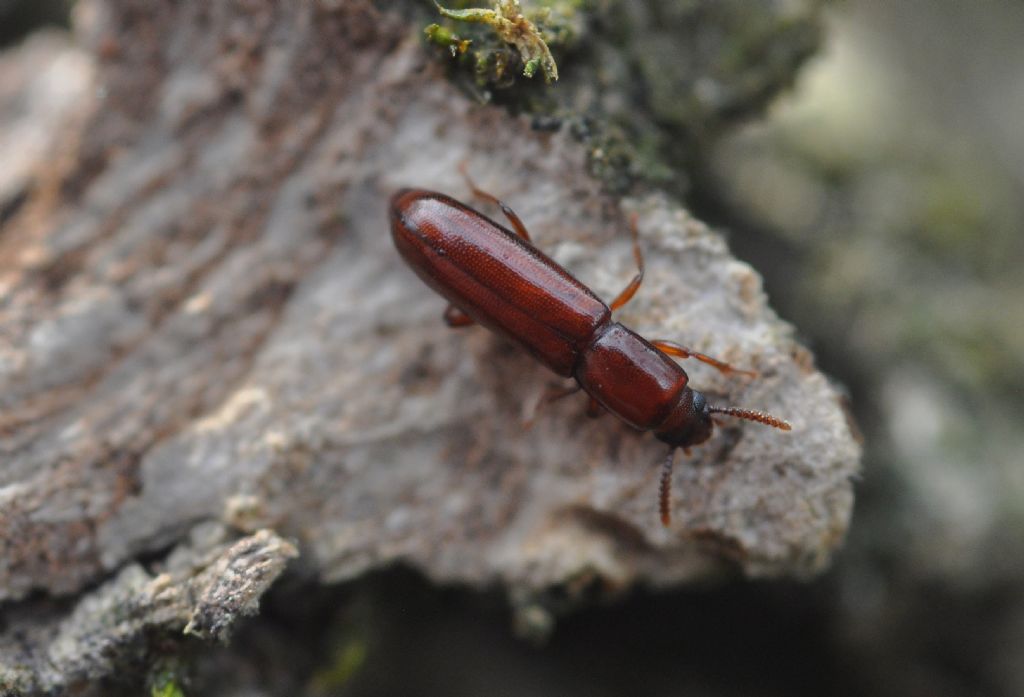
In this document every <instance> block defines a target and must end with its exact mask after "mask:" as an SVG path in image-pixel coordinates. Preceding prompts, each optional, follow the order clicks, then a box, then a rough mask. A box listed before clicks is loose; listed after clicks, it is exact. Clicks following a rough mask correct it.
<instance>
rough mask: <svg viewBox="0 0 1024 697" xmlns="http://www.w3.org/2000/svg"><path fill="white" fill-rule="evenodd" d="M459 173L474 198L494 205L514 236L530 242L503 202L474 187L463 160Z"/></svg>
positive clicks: (514, 216) (513, 213)
mask: <svg viewBox="0 0 1024 697" xmlns="http://www.w3.org/2000/svg"><path fill="white" fill-rule="evenodd" d="M459 172H460V173H461V174H462V177H463V179H465V180H466V185H467V186H468V187H469V189H470V191H472V192H473V195H474V196H476V197H478V198H482V199H484V200H485V201H489V202H491V203H493V204H495V205H496V206H497V207H498V208H500V209H501V212H502V213H504V214H505V217H506V218H508V222H510V223H512V227H513V229H515V231H516V234H517V235H519V236H520V237H522V238H523V239H524V240H526V241H527V242H530V241H531V240H530V233H528V232H527V231H526V226H525V225H523V221H522V220H520V219H519V216H518V215H516V212H515V211H514V210H512V209H511V208H510V207H509V206H508V205H506V204H505V202H504V201H502V200H501V199H499V198H498V197H497V196H495V195H494V194H489V193H487V192H486V191H484V190H483V189H481V188H480V187H478V186H477V185H476V183H475V182H474V181H473V179H472V178H471V177H470V176H469V170H468V169H467V167H466V161H465V160H463V161H462V162H461V163H459Z"/></svg>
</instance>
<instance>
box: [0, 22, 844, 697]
mask: <svg viewBox="0 0 1024 697" xmlns="http://www.w3.org/2000/svg"><path fill="white" fill-rule="evenodd" d="M145 5H146V8H145V9H143V8H142V4H138V5H136V4H134V3H120V4H118V5H116V6H114V5H105V4H100V3H83V4H82V6H81V7H80V8H79V12H80V14H81V15H82V16H81V17H80V18H79V32H80V35H81V36H82V37H83V38H84V40H85V42H86V44H87V45H88V46H89V47H90V49H91V50H92V51H93V52H94V53H95V55H96V58H95V61H96V62H95V67H94V68H89V69H87V70H93V69H94V70H95V75H94V77H91V78H90V80H91V82H90V83H88V88H87V89H86V90H83V91H82V93H81V96H80V97H79V98H78V100H77V102H76V108H75V109H74V110H72V111H71V113H70V114H69V115H67V116H66V117H65V118H63V120H62V122H61V127H60V128H58V129H56V130H55V131H49V132H48V133H47V138H48V143H49V146H48V148H47V150H46V154H45V156H39V157H38V158H37V160H36V162H35V166H34V169H31V176H29V175H22V176H20V177H19V178H9V179H7V180H3V181H2V182H0V183H2V185H3V186H2V187H0V197H2V201H0V203H2V206H0V208H2V210H3V211H4V214H3V217H2V218H0V259H2V260H3V262H2V267H0V287H2V289H3V292H2V302H0V434H2V440H0V455H2V458H3V459H2V466H0V598H2V599H3V600H5V601H6V602H7V605H6V608H7V613H6V614H7V623H6V626H5V627H3V628H0V685H3V686H5V687H7V688H8V689H12V690H15V689H17V690H24V691H33V690H40V691H43V690H57V689H62V688H64V687H67V686H68V685H71V684H73V683H74V682H75V681H81V680H85V679H92V678H95V677H97V676H101V675H103V674H106V673H107V672H109V671H110V670H112V669H113V668H112V666H113V665H114V661H115V659H114V658H112V656H113V657H116V656H119V655H124V654H126V653H129V652H130V651H132V650H135V649H136V648H137V646H138V644H139V643H140V642H144V641H145V640H146V639H145V637H146V636H149V634H148V633H147V632H148V630H153V629H157V630H160V631H167V632H171V633H178V632H181V631H186V630H187V631H190V632H192V633H195V634H200V635H203V636H224V635H225V634H226V631H227V628H228V627H229V626H230V625H231V623H232V622H233V620H234V618H235V617H237V616H238V615H239V614H242V613H245V612H250V611H252V610H253V609H254V607H255V603H256V601H257V599H258V597H259V595H260V594H261V593H262V591H263V590H264V589H265V588H266V587H267V586H268V585H269V583H270V582H271V581H272V580H273V578H275V577H276V576H277V574H279V573H280V572H281V571H282V570H283V568H284V566H285V563H286V562H287V560H288V559H290V558H292V557H293V556H295V554H296V552H297V554H298V558H297V559H295V560H294V561H292V562H291V564H290V568H292V569H293V570H295V571H296V572H297V573H299V574H300V575H301V576H302V577H303V578H305V579H307V581H306V582H308V583H334V582H338V581H342V580H346V579H351V578H353V577H356V576H358V575H360V574H363V573H364V572H366V571H368V570H371V569H376V568H380V567H382V566H385V565H389V564H394V563H396V562H401V563H404V564H408V565H411V566H413V567H415V568H417V569H419V570H420V571H422V572H423V573H424V574H426V575H427V576H429V577H430V578H431V579H434V580H436V581H437V582H443V583H454V582H457V583H465V584H470V585H478V586H483V585H488V584H493V583H495V582H498V583H500V584H502V585H503V586H504V587H505V588H507V589H508V591H509V593H510V594H513V595H515V594H523V593H527V594H528V593H533V592H541V591H543V590H544V589H545V588H548V587H551V586H553V585H558V584H564V583H567V582H570V581H572V580H574V579H579V578H594V579H598V580H599V581H600V582H601V583H602V584H603V585H604V586H605V587H606V588H607V589H609V590H611V589H616V588H623V587H626V586H628V585H631V584H634V583H637V582H641V581H642V582H647V583H652V584H659V585H662V584H663V585H668V584H678V583H684V582H686V581H690V580H693V579H696V578H702V577H706V576H707V575H708V574H710V573H715V572H718V571H721V570H723V569H728V568H739V569H740V570H741V571H742V572H743V573H745V574H748V575H751V576H760V575H773V576H775V575H796V576H806V575H808V574H812V573H814V572H817V571H819V570H821V569H822V568H824V566H825V565H826V564H827V562H828V560H829V557H830V554H831V553H832V552H833V551H834V550H835V549H836V547H837V546H838V545H839V544H840V542H841V540H842V538H843V535H844V532H845V530H846V526H847V524H848V521H849V516H850V511H851V506H852V500H853V496H852V488H851V477H852V476H854V475H855V474H856V472H857V468H858V459H859V446H858V444H857V443H856V442H855V439H854V438H853V436H852V435H851V432H850V427H849V424H848V422H847V418H846V416H845V412H844V410H843V408H842V406H841V403H840V400H839V397H838V395H837V392H836V390H835V389H833V387H832V386H830V384H829V382H828V381H827V379H826V378H825V377H824V376H822V375H821V374H820V373H818V372H817V371H816V370H815V368H814V365H813V359H812V357H811V355H810V354H809V353H808V351H807V350H806V349H804V348H802V347H801V346H799V344H797V343H796V342H795V340H794V338H793V332H792V329H791V327H789V326H788V325H787V324H786V323H785V322H783V321H781V320H780V319H779V318H778V317H777V316H776V315H775V314H774V313H773V312H772V310H771V308H770V307H769V305H768V302H767V299H766V297H765V295H764V293H763V291H762V289H761V282H760V279H759V277H758V275H757V273H756V272H755V271H754V270H753V269H752V268H751V267H750V266H748V265H747V264H745V263H742V262H739V261H737V260H736V259H734V258H733V257H731V256H730V254H729V251H728V248H727V246H726V244H725V242H724V241H723V239H722V238H721V237H720V236H719V235H718V234H716V233H715V232H713V231H711V230H709V229H708V228H707V227H706V226H705V225H703V224H702V223H700V222H699V221H697V220H695V219H694V218H692V217H691V216H690V215H689V214H688V213H687V212H686V211H685V210H684V209H683V208H681V207H680V205H679V204H678V203H677V202H675V201H673V200H672V199H671V198H670V197H668V196H667V195H665V194H662V193H657V192H653V193H647V194H643V195H638V196H635V197H629V198H623V199H616V198H613V197H611V196H609V195H607V194H604V193H602V191H601V189H600V186H599V185H598V184H597V183H596V182H595V181H594V180H593V179H591V178H590V176H589V175H588V174H587V173H586V161H585V160H586V153H585V151H584V149H583V147H582V146H581V145H580V144H579V143H578V142H576V141H575V140H574V139H573V138H572V137H571V136H570V135H569V134H568V133H566V132H565V129H563V130H562V131H561V132H558V133H554V134H552V133H542V132H537V131H535V130H532V129H531V128H530V125H529V121H528V120H527V119H526V118H522V117H515V116H512V115H510V114H509V113H508V112H506V111H504V110H503V109H501V108H499V107H495V106H479V105H475V104H473V103H471V102H470V101H469V100H467V99H466V97H465V96H464V95H463V94H462V93H461V92H459V91H458V90H457V89H456V88H454V87H453V86H452V85H451V84H450V83H449V82H448V81H447V80H446V79H445V77H444V74H443V70H442V69H441V68H440V67H439V66H438V64H437V63H436V62H435V60H434V58H433V57H431V56H430V55H429V54H428V53H426V52H425V51H424V50H423V46H422V44H421V41H420V39H419V37H418V36H417V31H418V30H416V28H415V27H413V28H410V26H409V25H407V24H406V23H405V21H403V19H402V18H401V17H400V16H399V14H398V13H396V12H384V11H380V10H378V9H374V8H373V7H371V6H370V4H368V3H360V2H352V3H341V4H339V5H338V6H336V7H327V6H326V5H313V4H311V3H310V4H302V3H298V4H295V5H287V4H285V5H280V6H276V7H270V6H269V5H264V4H263V3H258V2H257V3H250V5H251V6H250V7H248V8H247V9H245V10H244V11H243V10H242V9H240V8H237V7H234V6H233V5H228V4H221V3H215V4H211V5H207V4H206V3H176V4H173V5H172V4H168V5H159V6H153V5H150V4H148V3H145ZM58 53H60V54H61V55H65V56H67V57H68V60H69V61H72V62H73V61H81V60H83V56H82V54H79V53H77V52H75V51H74V50H72V49H65V48H53V49H52V54H51V57H50V58H47V57H46V56H40V55H38V54H33V53H31V52H29V51H28V50H27V49H20V50H19V51H18V52H16V53H13V54H11V55H10V56H8V57H6V58H4V59H3V62H2V65H0V71H8V70H10V71H19V72H22V73H27V74H31V73H32V71H33V70H35V69H36V68H37V66H38V65H39V64H40V63H38V62H37V61H46V60H52V55H56V54H58ZM72 59H73V60H72ZM19 61H21V63H20V64H19V63H18V62H19ZM70 64H71V63H69V65H70ZM74 65H75V66H79V67H80V66H81V63H80V62H78V63H74ZM25 89H26V90H27V89H29V88H28V87H26V88H25ZM23 94H24V93H22V92H19V93H17V95H16V96H17V98H18V99H20V98H21V95H23ZM5 100H8V101H6V103H5V104H3V105H0V116H2V118H3V119H4V121H5V122H6V124H14V125H21V126H23V127H25V128H26V129H28V128H30V127H31V126H32V124H33V122H34V120H35V119H37V118H38V116H37V114H36V113H35V112H33V111H32V110H21V111H19V110H18V109H16V108H14V107H13V106H11V104H12V103H13V101H12V100H14V97H5ZM40 111H42V109H41V110H40ZM6 124H5V125H6ZM11 147H14V146H11ZM462 161H466V162H467V163H468V166H469V168H470V170H471V172H472V173H473V175H474V177H475V178H476V179H477V182H478V183H479V184H480V186H481V187H482V188H484V189H486V190H488V191H491V192H493V193H494V194H496V195H498V196H500V197H501V198H502V199H504V200H505V201H506V202H508V203H509V204H510V205H512V206H513V208H515V210H516V211H517V213H518V214H519V215H520V216H521V217H522V218H523V220H524V221H525V222H526V224H527V226H528V227H529V229H530V231H531V233H532V234H533V236H534V241H535V242H536V243H537V245H538V246H539V247H541V248H542V249H544V250H545V251H547V252H548V253H549V254H551V255H552V256H553V257H554V258H555V259H556V260H558V261H559V262H561V263H562V264H564V265H565V266H567V267H568V268H569V269H570V270H571V271H572V272H573V273H574V274H576V275H577V276H578V277H579V278H580V279H582V280H583V281H584V282H585V283H587V284H589V285H591V286H592V287H593V288H594V289H595V290H596V292H598V294H599V295H601V296H602V297H604V298H610V297H612V296H613V295H614V294H615V293H617V292H618V290H620V289H621V287H622V286H623V285H625V283H626V282H627V281H628V280H629V278H630V276H631V275H632V273H633V270H634V269H633V260H632V255H631V252H630V239H629V234H628V227H627V225H626V223H625V221H626V220H627V218H628V215H629V214H631V213H636V214H637V215H638V220H639V228H640V237H641V244H642V245H643V249H644V251H645V255H646V258H647V275H646V279H645V282H644V285H643V286H642V288H641V290H640V292H639V294H638V296H637V297H636V299H634V301H633V302H631V303H630V304H629V305H628V306H627V307H626V308H624V309H623V310H622V311H621V312H620V313H619V319H620V320H621V321H623V322H624V323H625V324H627V325H628V326H631V327H633V328H634V329H637V330H639V331H640V332H641V333H643V334H645V335H647V336H654V337H656V338H665V339H672V340H676V341H679V342H681V343H684V344H687V345H689V346H692V347H693V348H695V349H697V350H700V351H704V352H706V353H709V354H712V355H715V356H717V357H719V358H722V359H724V360H727V361H731V362H733V363H734V364H737V365H739V366H741V367H749V368H753V369H755V370H757V371H758V372H759V373H760V377H759V378H758V379H756V380H750V379H746V378H735V377H733V378H726V377H724V376H722V375H720V374H718V373H717V372H715V371H714V370H712V369H710V368H708V367H706V366H704V365H701V364H697V363H694V362H692V361H688V362H686V364H685V367H686V369H687V371H688V372H689V374H690V377H691V384H692V385H693V386H694V387H696V388H698V389H700V390H702V391H704V392H706V393H707V394H708V395H709V396H710V397H711V398H712V400H713V401H714V402H716V403H728V404H735V405H741V406H745V407H749V408H756V409H763V410H766V411H769V412H771V413H774V414H778V415H780V416H783V417H785V418H787V419H789V420H790V421H791V422H792V423H793V426H794V428H793V431H792V432H791V433H781V432H778V431H775V430H772V429H768V428H764V427H762V426H759V425H757V424H750V423H725V424H724V427H723V428H720V429H719V430H718V432H717V434H716V436H715V437H714V438H713V439H712V440H711V441H709V443H707V444H706V445H705V446H702V447H700V448H697V449H695V450H694V452H693V454H692V456H691V457H689V458H683V462H682V463H680V464H679V465H677V469H676V476H675V479H674V486H675V507H674V516H675V522H674V524H673V526H672V527H670V528H667V529H666V528H663V527H662V526H661V525H660V524H659V522H658V516H657V477H658V468H657V464H658V463H660V460H661V458H662V457H663V455H664V446H663V445H662V444H660V443H658V442H656V441H655V440H654V439H653V438H652V437H650V436H645V435H642V434H639V433H636V432H634V431H632V430H630V429H629V428H628V427H626V426H624V425H623V424H621V423H620V422H618V421H616V420H615V419H614V418H613V417H610V416H607V415H606V416H604V417H602V418H600V419H588V418H587V417H586V416H585V415H584V404H583V400H582V399H578V400H574V399H566V400H561V401H559V402H556V403H554V404H550V405H545V406H544V407H543V408H542V409H541V411H540V413H537V414H536V415H535V414H534V411H535V409H536V407H537V403H538V401H539V400H540V398H541V395H542V394H543V392H544V391H545V389H546V388H547V387H548V386H549V385H550V384H552V382H553V378H552V376H551V375H550V374H547V373H546V372H545V371H544V369H543V368H542V367H541V366H539V365H537V364H535V363H534V362H533V361H531V359H530V358H529V357H528V356H526V355H524V354H522V353H520V352H519V351H517V350H516V349H514V348H513V347H511V346H509V345H507V344H505V343H504V342H502V341H501V340H499V339H497V338H495V337H494V336H491V335H489V334H488V333H487V332H485V331H484V330H482V329H479V328H470V329H465V330H460V331H452V330H450V329H448V328H447V327H445V325H444V324H443V323H442V322H441V319H440V315H441V311H442V310H443V308H444V303H443V302H442V301H441V300H440V299H439V298H438V297H436V296H434V295H433V294H432V293H430V292H429V291H428V290H427V289H426V288H425V286H423V285H422V284H421V283H420V282H419V281H418V280H417V279H416V278H415V276H414V275H413V274H412V272H411V271H410V270H409V269H408V268H406V267H404V266H403V264H402V263H401V260H400V259H399V257H398V256H397V254H396V253H395V252H394V250H393V248H392V245H391V241H390V237H389V233H388V227H387V218H386V204H387V200H388V196H389V195H390V193H391V192H393V191H394V190H395V189H397V188H399V187H401V186H423V187H428V188H432V189H437V190H441V191H445V192H448V193H451V194H453V195H455V196H457V197H460V198H464V199H468V198H469V194H468V192H467V190H466V187H465V184H464V183H463V182H462V180H461V178H460V176H459V175H458V172H457V166H458V165H459V163H460V162H462ZM489 212H491V211H489ZM531 418H532V420H533V426H532V428H530V429H525V428H524V422H525V421H527V420H529V419H531ZM271 531H273V532H271ZM233 539H238V541H237V542H234V543H232V542H231V540H233ZM285 540H290V542H287V541H285ZM168 550H169V551H168ZM154 555H155V557H156V558H157V561H155V562H151V563H149V564H148V565H145V566H144V565H140V564H139V563H138V560H139V559H140V558H145V559H148V560H152V559H153V558H154ZM30 594H32V595H31V596H30ZM129 599H130V600H129ZM126 607H130V608H131V610H130V617H129V618H128V619H125V620H124V621H122V622H112V621H110V619H111V617H112V615H116V614H118V613H123V612H124V611H125V608H126ZM14 647H17V649H15V648H14Z"/></svg>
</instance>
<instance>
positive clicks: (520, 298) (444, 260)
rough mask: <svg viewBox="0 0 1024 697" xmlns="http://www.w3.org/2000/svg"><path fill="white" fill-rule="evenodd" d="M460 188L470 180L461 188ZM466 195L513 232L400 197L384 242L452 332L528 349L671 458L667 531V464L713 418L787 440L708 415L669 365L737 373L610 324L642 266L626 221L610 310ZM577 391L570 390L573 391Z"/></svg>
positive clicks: (768, 420) (514, 219)
mask: <svg viewBox="0 0 1024 697" xmlns="http://www.w3.org/2000/svg"><path fill="white" fill-rule="evenodd" d="M467 181H468V177H467ZM469 185H470V187H471V188H472V190H473V193H474V194H476V195H477V196H480V197H481V198H484V199H486V200H488V201H491V202H492V203H494V204H496V205H498V206H499V207H500V208H501V210H502V212H503V213H504V214H505V216H506V217H507V218H508V220H509V222H510V223H511V224H512V227H513V228H515V232H512V231H510V230H508V229H506V228H505V227H503V226H501V225H499V224H498V223H496V222H494V221H493V220H491V219H490V218H488V217H486V216H484V215H482V214H481V213H478V212H477V211H475V210H473V209H472V208H470V207H468V206H466V205H464V204H462V203H459V202H458V201H456V200H455V199H453V198H451V197H449V196H445V195H444V194H439V193H435V192H432V191H424V190H422V189H402V190H401V191H398V192H397V193H396V194H395V195H394V196H393V197H392V198H391V210H390V216H391V235H392V238H393V239H394V243H395V246H396V247H397V248H398V251H399V253H401V255H402V257H403V258H404V259H405V261H406V262H407V263H408V264H409V266H411V267H412V268H413V270H414V271H415V272H416V274H417V275H418V276H419V277H420V278H421V279H423V281H424V282H426V284H427V285H428V286H430V287H431V288H433V289H434V290H435V291H437V292H438V293H440V294H441V295H442V296H444V297H445V298H446V299H447V300H448V301H449V303H451V304H450V305H449V306H448V309H447V310H446V311H445V313H444V318H445V320H446V321H447V322H448V324H449V325H451V326H465V325H468V324H472V323H473V322H474V321H475V322H479V323H480V324H482V325H483V326H485V327H487V328H488V329H490V330H492V331H494V332H496V333H498V334H500V335H501V336H504V337H505V338H507V339H509V340H510V341H512V342H514V343H516V344H518V345H519V346H521V347H522V348H524V349H526V351H528V352H529V353H530V354H532V355H533V356H534V357H535V358H536V359H537V360H539V361H540V362H541V363H543V364H544V365H546V366H547V367H548V368H550V369H551V370H553V371H554V372H555V373H557V374H558V375H561V376H564V377H573V378H575V379H576V382H577V383H578V384H579V387H578V388H575V389H581V388H582V389H583V390H584V391H585V392H586V393H587V394H589V395H590V398H591V405H592V406H596V405H600V406H601V407H604V408H605V409H607V410H608V411H610V412H611V413H612V414H614V415H615V416H617V417H619V418H620V419H622V420H623V421H625V422H626V423H627V424H629V425H630V426H632V427H634V428H636V429H639V430H641V431H654V434H655V435H656V436H657V437H658V438H659V439H661V440H663V441H664V442H666V443H668V444H669V446H670V448H669V452H668V456H667V457H666V458H665V461H664V464H663V466H662V473H661V485H660V496H659V503H660V509H661V520H662V523H664V524H665V525H668V524H669V522H670V521H671V505H670V502H671V481H672V479H671V478H672V463H673V461H674V455H675V451H676V450H677V449H678V448H688V447H689V446H691V445H696V444H697V443H702V442H704V441H705V440H707V439H708V438H709V437H710V436H711V431H712V426H713V423H712V419H711V415H712V414H728V415H730V416H737V417H739V418H742V419H749V420H751V421H758V422H760V423H763V424H767V425H769V426H774V427H775V428H780V429H782V430H785V431H788V430H789V429H790V426H789V424H788V423H787V422H785V421H783V420H782V419H778V418H776V417H774V416H771V415H769V414H765V413H763V412H759V411H752V410H749V409H738V408H735V407H714V406H711V405H709V404H708V403H707V400H706V399H705V397H704V395H703V394H701V393H700V392H697V391H695V390H692V389H690V388H689V387H688V386H687V382H688V378H687V375H686V373H685V372H684V371H683V369H682V368H681V367H679V365H678V364H677V363H676V362H675V361H673V360H672V359H671V358H669V355H672V356H677V357H680V358H696V359H698V360H700V361H703V362H705V363H708V364H710V365H712V366H714V367H716V368H717V369H719V370H721V371H722V372H724V373H747V374H750V375H752V373H750V372H749V371H741V370H737V369H735V368H733V367H732V366H730V365H728V364H727V363H723V362H722V361H719V360H716V359H714V358H711V357H710V356H705V355H704V354H701V353H697V352H696V351H691V350H690V349H688V348H686V347H684V346H680V345H679V344H675V343H672V342H670V341H647V340H645V339H644V338H643V337H641V336H640V335H638V334H636V333H635V332H633V331H632V330H630V329H627V328H626V327H624V326H622V325H621V324H619V323H618V322H612V320H611V315H612V311H614V310H617V309H618V308H620V307H622V306H623V305H624V304H626V303H627V302H628V301H629V300H630V298H632V297H633V295H634V294H635V293H636V291H637V289H638V288H639V287H640V283H641V281H642V280H643V275H644V264H643V255H642V254H641V253H640V245H639V243H638V241H637V236H636V222H635V220H634V221H633V233H634V234H633V252H634V255H635V257H636V262H637V266H638V268H639V270H638V273H637V275H636V276H635V277H634V278H633V280H632V281H630V283H629V285H627V286H626V288H625V289H624V290H623V291H622V292H621V293H619V295H618V296H617V297H616V298H615V299H614V300H613V301H612V303H611V305H610V306H609V305H605V304H604V302H603V301H602V300H601V299H600V298H598V297H597V296H596V295H595V294H594V293H593V292H592V291H591V290H590V289H589V288H587V287H586V286H584V285H583V284H582V283H580V282H579V281H577V280H576V279H575V278H573V277H572V276H571V275H570V274H569V272H568V271H566V270H565V269H563V268H562V267H561V266H559V265H558V264H556V263H555V262H554V261H552V260H551V259H550V258H549V257H547V256H546V255H545V254H544V253H543V252H540V251H539V250H537V249H536V248H535V247H534V246H533V245H532V244H531V243H530V236H529V234H528V233H527V231H526V227H525V226H524V225H523V223H522V221H521V220H520V219H519V217H518V216H517V215H516V214H515V213H514V212H513V211H512V209H510V208H509V207H508V206H506V205H505V204H504V203H502V202H501V201H499V200H498V199H497V198H495V197H494V196H491V195H490V194H488V193H485V192H483V191H481V190H480V189H478V188H476V186H475V185H473V184H472V182H469ZM573 391H575V390H573Z"/></svg>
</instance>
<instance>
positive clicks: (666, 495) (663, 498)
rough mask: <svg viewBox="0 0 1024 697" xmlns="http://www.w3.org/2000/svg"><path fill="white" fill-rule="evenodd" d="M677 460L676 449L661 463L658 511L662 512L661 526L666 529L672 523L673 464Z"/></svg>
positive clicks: (670, 449)
mask: <svg viewBox="0 0 1024 697" xmlns="http://www.w3.org/2000/svg"><path fill="white" fill-rule="evenodd" d="M675 459H676V449H675V448H669V449H668V456H667V457H666V458H665V461H664V462H663V463H661V482H660V485H659V486H658V509H659V510H660V512H661V524H662V525H664V526H665V527H666V528H667V527H668V526H669V525H670V524H671V523H672V464H673V463H674V462H675Z"/></svg>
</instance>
